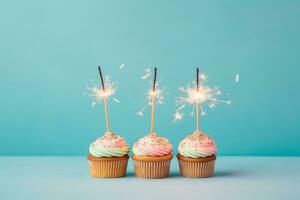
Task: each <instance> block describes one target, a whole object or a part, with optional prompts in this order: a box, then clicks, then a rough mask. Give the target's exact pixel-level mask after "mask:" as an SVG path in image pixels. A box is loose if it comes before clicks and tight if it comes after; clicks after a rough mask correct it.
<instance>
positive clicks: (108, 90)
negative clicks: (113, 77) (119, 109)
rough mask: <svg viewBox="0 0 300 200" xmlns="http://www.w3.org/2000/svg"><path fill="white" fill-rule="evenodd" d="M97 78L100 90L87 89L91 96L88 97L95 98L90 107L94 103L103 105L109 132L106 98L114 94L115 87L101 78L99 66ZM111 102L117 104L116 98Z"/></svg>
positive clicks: (107, 80) (95, 88) (107, 79)
mask: <svg viewBox="0 0 300 200" xmlns="http://www.w3.org/2000/svg"><path fill="white" fill-rule="evenodd" d="M98 71H99V76H100V80H101V88H97V87H92V88H90V87H87V88H88V90H90V92H91V94H90V95H89V96H92V97H95V99H96V100H95V101H94V102H92V105H93V106H94V105H95V104H96V103H101V102H103V105H104V112H105V123H106V131H107V132H109V131H110V125H109V115H108V98H109V97H110V96H112V95H114V94H115V90H116V87H115V85H114V83H113V82H111V81H110V79H109V78H108V76H106V77H105V79H104V78H103V75H102V71H101V66H99V67H98ZM113 100H114V101H115V102H117V103H119V100H118V99H116V98H113Z"/></svg>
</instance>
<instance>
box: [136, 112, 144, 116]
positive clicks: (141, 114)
mask: <svg viewBox="0 0 300 200" xmlns="http://www.w3.org/2000/svg"><path fill="white" fill-rule="evenodd" d="M136 114H137V115H139V116H141V117H144V113H143V112H142V111H139V112H137V113H136Z"/></svg>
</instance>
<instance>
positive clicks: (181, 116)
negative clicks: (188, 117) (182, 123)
mask: <svg viewBox="0 0 300 200" xmlns="http://www.w3.org/2000/svg"><path fill="white" fill-rule="evenodd" d="M182 118H183V113H180V112H179V111H176V113H175V114H174V122H177V121H179V120H182Z"/></svg>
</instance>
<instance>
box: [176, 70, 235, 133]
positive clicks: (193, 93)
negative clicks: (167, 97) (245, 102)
mask: <svg viewBox="0 0 300 200" xmlns="http://www.w3.org/2000/svg"><path fill="white" fill-rule="evenodd" d="M207 81H208V77H207V76H206V75H205V74H202V73H199V69H198V68H197V69H196V82H193V84H194V86H193V87H191V86H190V85H187V86H186V87H179V90H180V91H181V92H184V93H186V96H180V97H177V98H176V100H175V102H176V106H178V107H179V108H178V109H177V110H176V112H175V114H174V122H176V121H179V120H181V119H183V112H182V110H183V109H184V108H185V107H186V105H187V104H188V105H193V110H192V112H191V116H192V115H194V110H195V112H196V131H199V130H200V113H201V115H205V112H204V110H203V107H202V105H204V104H208V106H209V107H210V108H214V107H216V106H217V104H219V103H225V104H231V101H224V100H219V99H218V98H217V97H218V96H219V95H221V91H220V89H219V88H218V87H215V88H210V87H208V86H207V85H206V82H207Z"/></svg>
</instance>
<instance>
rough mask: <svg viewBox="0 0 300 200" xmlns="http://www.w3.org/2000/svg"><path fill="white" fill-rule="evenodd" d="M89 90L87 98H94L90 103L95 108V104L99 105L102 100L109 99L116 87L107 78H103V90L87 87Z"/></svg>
mask: <svg viewBox="0 0 300 200" xmlns="http://www.w3.org/2000/svg"><path fill="white" fill-rule="evenodd" d="M87 89H88V90H89V92H90V93H89V94H88V96H91V97H94V98H95V100H94V101H93V102H92V106H95V105H96V104H97V103H101V102H102V101H103V99H104V98H109V97H110V96H112V95H114V94H115V91H116V87H115V84H114V83H113V82H111V80H110V79H109V77H108V76H106V77H105V90H103V88H102V87H99V88H97V87H95V86H93V87H89V86H88V87H87Z"/></svg>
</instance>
